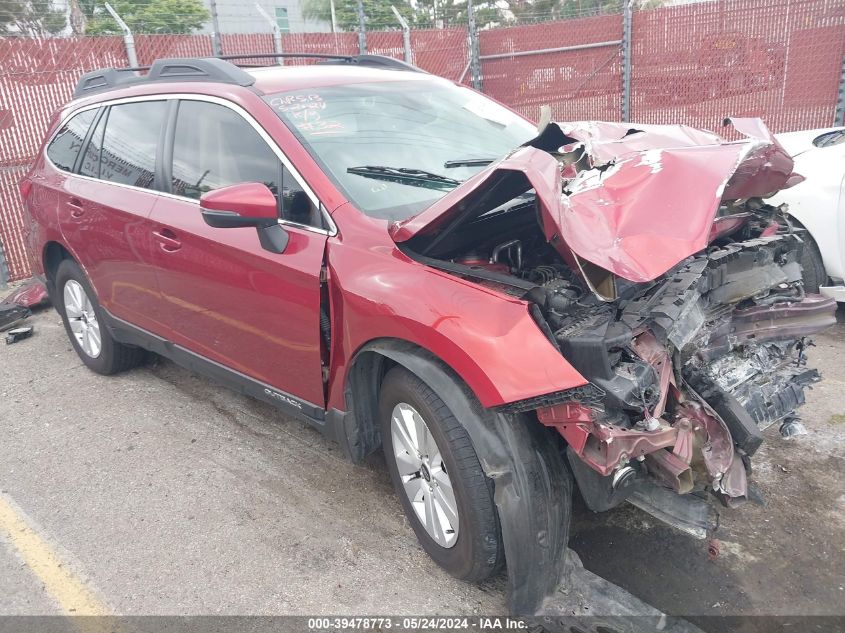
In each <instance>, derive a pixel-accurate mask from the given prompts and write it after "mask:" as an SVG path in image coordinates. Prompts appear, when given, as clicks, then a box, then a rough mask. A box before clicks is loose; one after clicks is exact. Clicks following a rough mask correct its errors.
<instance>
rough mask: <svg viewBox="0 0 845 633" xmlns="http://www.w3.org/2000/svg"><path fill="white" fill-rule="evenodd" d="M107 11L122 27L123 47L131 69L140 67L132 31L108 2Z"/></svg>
mask: <svg viewBox="0 0 845 633" xmlns="http://www.w3.org/2000/svg"><path fill="white" fill-rule="evenodd" d="M105 6H106V11H108V12H109V14H110V15H111V16H112V17H113V18H114V21H115V22H117V25H118V26H119V27H120V30H121V31H123V45H124V46H125V47H126V59H127V61H128V62H129V67H130V68H137V67H138V55H137V53H136V52H135V38H134V37H133V36H132V31H131V30H130V29H129V27H128V26H127V25H126V22H124V21H123V18H121V17H120V16H119V15H118V14H117V11H115V10H114V9H113V8H112V6H111V5H110V4H109V3H108V2H106V4H105Z"/></svg>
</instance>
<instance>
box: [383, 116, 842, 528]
mask: <svg viewBox="0 0 845 633" xmlns="http://www.w3.org/2000/svg"><path fill="white" fill-rule="evenodd" d="M735 125H736V127H737V130H739V131H741V132H743V133H745V134H746V136H748V137H749V140H745V141H738V142H728V141H725V140H724V139H721V137H718V136H716V135H715V134H711V133H709V132H703V131H700V130H692V129H690V128H682V127H681V126H646V129H643V130H640V129H628V127H627V126H625V125H623V124H594V123H588V124H568V125H565V124H554V123H552V124H550V125H547V126H546V127H545V128H544V129H542V130H541V132H540V134H539V136H538V137H537V138H536V139H534V140H533V141H531V142H529V143H528V144H527V145H528V147H526V148H522V149H521V150H517V152H516V154H519V153H520V152H521V153H522V154H520V156H521V158H520V160H522V162H520V163H516V162H514V166H515V167H514V168H511V167H509V166H506V165H505V163H506V162H507V160H508V159H505V161H503V163H502V164H501V167H500V169H499V170H498V171H497V170H496V166H495V165H494V166H491V168H490V169H489V170H486V172H485V173H483V174H479V177H478V178H477V180H478V182H473V181H474V180H475V179H471V180H470V181H467V183H464V185H463V186H462V187H459V188H458V190H459V189H462V188H465V189H466V191H464V192H460V194H459V191H458V190H456V191H454V192H452V193H453V194H456V195H454V196H451V195H450V196H447V197H446V198H448V199H444V200H443V201H441V202H442V205H441V208H440V209H439V210H438V211H437V213H434V212H433V213H432V214H430V217H428V218H423V219H422V220H416V219H412V220H411V221H410V222H408V223H407V226H403V227H399V228H398V230H396V231H395V232H394V233H395V234H394V238H395V239H397V242H399V243H400V248H402V250H404V251H405V252H406V253H408V254H409V255H410V256H411V257H414V258H415V259H417V260H419V261H422V262H424V263H427V264H429V265H431V266H434V267H437V268H440V269H442V270H446V271H448V272H450V273H452V274H455V275H459V276H461V277H463V278H466V279H469V280H471V281H473V282H474V283H478V284H481V285H483V286H485V287H488V288H491V289H494V290H496V291H499V292H502V293H504V294H507V295H509V296H512V297H515V298H519V299H521V300H524V301H526V302H527V303H528V308H529V311H530V313H531V315H532V317H533V318H534V320H535V321H536V323H537V325H538V327H539V328H540V329H541V331H542V332H543V333H544V334H545V336H546V338H547V339H548V340H549V342H550V344H552V345H554V346H555V347H556V348H557V349H559V350H560V353H561V354H562V355H563V356H564V357H565V358H566V360H567V361H568V362H569V363H570V364H571V365H572V366H573V367H574V368H575V369H577V370H578V372H579V373H580V374H581V375H582V376H583V377H584V378H585V379H586V381H587V382H586V384H584V385H583V386H580V387H576V388H574V389H569V390H566V391H563V392H559V393H554V394H548V395H547V396H543V397H541V398H535V399H531V400H528V401H522V402H515V403H510V404H508V405H506V406H505V407H502V409H503V410H505V411H508V412H526V411H536V416H537V418H538V420H539V422H540V423H542V424H544V425H546V426H549V427H553V428H555V429H557V431H559V433H560V436H561V437H562V438H563V439H564V440H565V445H566V448H565V450H566V451H567V455H568V458H569V461H570V464H571V465H572V470H573V472H574V474H575V477H576V480H577V482H578V484H579V487H580V489H581V491H582V494H583V496H584V498H585V500H586V501H587V504H588V505H589V506H590V507H591V508H592V509H594V510H606V509H608V508H611V507H613V506H615V505H617V504H619V503H621V502H622V501H624V500H625V499H627V498H628V497H629V496H630V495H631V494H634V493H637V491H638V490H639V489H640V488H641V486H642V485H643V484H646V485H657V486H659V487H660V488H662V489H664V490H666V489H668V490H671V491H674V492H675V493H679V494H682V495H686V494H688V493H696V494H700V493H703V492H704V491H709V492H712V493H713V494H714V495H715V496H716V497H717V498H718V499H720V500H721V501H722V502H723V503H724V504H726V505H737V504H740V503H742V502H744V501H746V500H748V499H754V498H755V497H756V493H755V491H754V489H753V487H752V486H750V484H749V480H748V479H749V475H750V473H751V457H752V456H753V455H754V453H755V451H756V450H757V449H758V448H759V446H760V444H761V443H762V441H763V436H762V431H763V430H764V429H766V428H767V427H769V426H771V425H774V424H778V425H780V429H781V432H782V433H783V434H784V435H787V436H788V435H792V434H796V433H800V432H801V431H802V426H801V423H800V421H799V420H798V418H797V416H796V414H795V410H796V409H797V408H798V407H799V406H800V405H801V404H802V403H803V402H804V390H805V388H807V387H808V386H810V385H811V384H813V383H814V382H816V381H818V380H819V379H820V377H819V374H818V372H817V371H816V370H814V369H812V368H810V367H808V366H807V349H808V348H809V347H810V346H811V345H812V342H811V340H810V338H809V336H810V335H812V334H813V333H815V332H818V331H820V330H822V329H824V328H826V327H828V326H829V325H831V324H833V323H834V322H835V317H834V312H835V302H834V301H833V300H832V299H828V298H825V297H822V296H820V295H810V294H806V293H805V292H804V288H803V283H802V273H801V266H800V261H801V249H802V238H801V231H799V230H796V229H795V228H794V227H793V226H792V225H791V224H790V223H789V221H788V219H787V217H786V215H785V213H784V209H782V208H779V207H775V206H772V205H769V204H767V203H766V201H765V199H766V197H767V196H768V195H770V194H771V193H774V192H775V191H777V190H778V189H781V188H783V187H786V186H789V185H790V184H791V183H793V182H795V181H796V178H800V177H799V176H797V175H795V174H792V172H791V159H789V157H788V156H787V155H786V154H785V152H783V151H782V148H780V147H779V145H777V142H776V141H775V140H774V139H773V137H771V135H770V134H769V133H768V130H766V129H765V127H764V126H762V123H760V122H758V121H756V120H740V121H737V122H735ZM655 148H660V149H655ZM666 148H670V149H666ZM538 150H539V151H538ZM535 152H536V153H535ZM545 157H551V158H553V159H554V160H553V161H549V160H548V159H547V158H545ZM684 170H686V172H684ZM708 170H709V174H708V173H706V172H707V171H708ZM684 173H686V177H687V178H689V179H692V180H690V181H689V183H683V182H680V183H679V182H678V179H679V178H681V177H682V176H683V174H684ZM667 183H668V184H667ZM458 194H459V195H458ZM444 210H448V212H444ZM424 214H425V212H424ZM424 214H423V215H424ZM414 222H416V223H417V224H416V225H414ZM403 231H404V234H403ZM514 371H518V368H514ZM691 533H697V531H695V530H691Z"/></svg>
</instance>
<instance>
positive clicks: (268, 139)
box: [44, 93, 337, 237]
mask: <svg viewBox="0 0 845 633" xmlns="http://www.w3.org/2000/svg"><path fill="white" fill-rule="evenodd" d="M180 100H185V101H203V102H206V103H216V104H217V105H222V106H225V107H227V108H229V109H230V110H233V111H234V112H235V113H236V114H239V115H240V116H241V118H243V119H244V120H245V121H246V122H247V123H248V124H249V125H251V126H252V127H253V129H254V130H255V131H256V132H257V133H258V135H259V136H260V137H261V138H262V139H263V140H264V142H265V143H267V145H268V146H269V147H270V150H271V151H272V152H273V153H274V154H275V155H276V157H277V158H278V159H279V160H280V161H281V163H282V165H283V166H284V167H285V169H287V170H288V172H290V174H291V175H292V176H293V177H294V179H295V180H296V181H297V182H298V183H299V186H300V187H302V190H303V191H304V192H305V193H306V194H307V195H308V198H309V199H310V200H311V203H312V204H313V205H315V206H316V207H317V208H318V209H319V210H320V214H321V216H322V218H323V221H324V222H325V224H326V226H327V227H328V228H327V229H321V228H318V227H316V226H309V225H307V224H299V223H298V222H291V221H290V220H285V219H283V218H279V220H278V223H279V224H281V225H284V226H293V227H296V228H300V229H304V230H306V231H311V232H312V233H319V234H321V235H327V236H329V237H331V236H334V235H337V225H336V224H335V222H334V220H333V219H332V216H331V214H330V213H329V212H328V210H327V209H326V207H325V205H324V204H323V203H322V202H321V201H320V199H319V198H318V197H317V195H316V194H315V193H314V190H313V189H312V188H311V187H310V185H309V184H308V183H307V182H306V180H305V178H303V177H302V175H301V174H300V173H299V170H297V169H296V168H295V167H294V166H293V163H292V162H291V161H290V159H289V158H288V157H287V155H286V154H285V153H284V152H283V151H282V149H281V148H280V147H279V145H278V143H276V141H275V140H274V139H273V137H272V136H270V134H269V133H268V132H267V130H265V129H264V128H263V127H262V126H261V124H260V123H258V121H256V120H255V118H254V117H253V116H252V115H251V114H250V113H249V112H247V111H246V110H245V109H244V108H243V107H241V106H240V105H238V104H237V103H234V102H232V101H229V100H228V99H224V98H222V97H216V96H212V95H201V94H192V93H164V94H156V95H141V96H137V97H121V98H117V99H109V100H106V101H100V102H98V103H93V104H89V105H86V106H81V107H79V108H76V109H74V110H71V111H70V112H68V113H67V115H65V116H64V117H63V118H62V120H61V121H60V122H59V125H58V126H57V127H56V131H55V132H53V134H51V135H50V139H49V140H48V141H47V145H46V146H45V148H46V147H49V144H50V143H52V142H53V140H54V139H55V137H56V135H57V134H58V133H59V131H60V130H61V129H62V127H63V126H64V125H65V123H67V122H68V121H69V120H70V119H71V118H72V117H74V116H76V115H78V114H81V113H82V112H85V111H86V110H91V109H94V108H105V107H111V106H114V105H121V104H124V103H136V102H141V101H167V102H171V101H176V102H177V104H178V101H180ZM168 106H169V107H171V108H172V107H173V106H172V105H170V103H168ZM168 115H169V112H167V113H165V122H164V128H165V129H166V130H168V132H170V131H171V130H170V126H169V123H170V119H169V118H168ZM174 122H175V119H174ZM89 131H90V128H89ZM173 131H175V126H174V130H173ZM168 136H169V137H172V134H171V133H169V134H168ZM86 140H87V135H86ZM167 141H168V142H169V143H170V144H171V145H172V139H171V138H168V139H167ZM85 145H87V143H83V148H84V146H85ZM160 147H161V146H160ZM162 151H163V147H161V149H159V150H157V151H156V172H158V169H159V167H158V161H159V154H161V152H162ZM81 152H82V150H80V154H81ZM44 158H45V160H46V161H47V162H48V163H49V164H50V165H51V166H52V167H53V168H54V169H56V170H57V171H60V172H62V173H66V174H70V175H72V176H74V177H76V178H83V179H85V180H91V181H94V182H99V183H104V184H108V185H113V186H115V187H124V188H127V189H133V190H135V191H143V192H146V193H151V194H153V195H157V196H165V197H167V198H173V199H175V200H182V201H185V202H190V203H191V204H195V205H196V206H199V203H200V201H199V200H197V199H195V198H188V197H186V196H179V195H176V194H173V193H169V192H166V191H161V190H159V189H146V188H144V187H136V186H135V185H127V184H124V183H118V182H111V181H108V180H102V179H100V178H92V177H91V176H83V175H82V174H78V173H74V172H69V171H67V170H65V169H61V168H60V167H59V166H58V165H56V164H55V163H54V162H53V161H52V160H51V159H50V157H49V156H47V151H46V149H45V151H44ZM77 158H78V156H77ZM74 167H76V165H75V164H74Z"/></svg>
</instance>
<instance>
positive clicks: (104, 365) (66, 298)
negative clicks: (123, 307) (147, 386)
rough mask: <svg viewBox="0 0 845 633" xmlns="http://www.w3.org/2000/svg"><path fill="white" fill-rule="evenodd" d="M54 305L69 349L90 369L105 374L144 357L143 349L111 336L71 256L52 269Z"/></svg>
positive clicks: (137, 361) (132, 363)
mask: <svg viewBox="0 0 845 633" xmlns="http://www.w3.org/2000/svg"><path fill="white" fill-rule="evenodd" d="M55 306H56V309H57V310H58V311H59V314H60V315H61V316H62V322H63V323H64V325H65V332H67V335H68V338H69V339H70V343H71V345H73V349H75V350H76V353H77V354H78V355H79V358H80V359H81V360H82V362H83V363H85V365H86V367H88V368H89V369H91V370H92V371H95V372H97V373H98V374H103V375H107V376H108V375H111V374H116V373H118V372H121V371H124V370H127V369H131V368H132V367H135V366H137V365H139V364H141V363H142V362H143V361H144V358H145V355H146V353H145V351H144V350H143V349H141V348H139V347H132V346H129V345H123V344H122V343H118V342H117V341H115V340H114V338H112V336H111V333H110V332H109V329H108V327H107V326H106V321H105V318H104V316H105V314H104V311H103V308H102V307H101V306H100V302H99V301H97V295H96V293H95V292H94V289H93V288H92V287H91V284H90V283H89V282H88V278H87V277H86V276H85V273H84V272H83V271H82V268H80V267H79V264H77V263H76V262H75V261H73V260H72V259H65V260H63V261H62V263H61V264H59V268H58V270H57V271H56V301H55Z"/></svg>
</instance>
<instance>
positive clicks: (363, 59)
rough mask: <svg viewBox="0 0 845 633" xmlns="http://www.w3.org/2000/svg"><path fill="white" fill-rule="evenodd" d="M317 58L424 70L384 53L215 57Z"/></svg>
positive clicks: (231, 57) (230, 59)
mask: <svg viewBox="0 0 845 633" xmlns="http://www.w3.org/2000/svg"><path fill="white" fill-rule="evenodd" d="M303 58H304V59H318V60H323V61H322V63H324V64H354V65H356V66H370V67H372V68H387V69H392V70H410V71H413V72H418V73H422V72H425V71H424V70H422V69H420V68H417V67H416V66H414V65H413V64H409V63H407V62H403V61H402V60H399V59H395V58H393V57H387V56H386V55H331V54H328V53H253V54H252V55H250V54H249V53H241V54H238V55H220V56H219V57H217V59H224V60H226V61H228V62H237V61H241V60H250V59H303Z"/></svg>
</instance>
